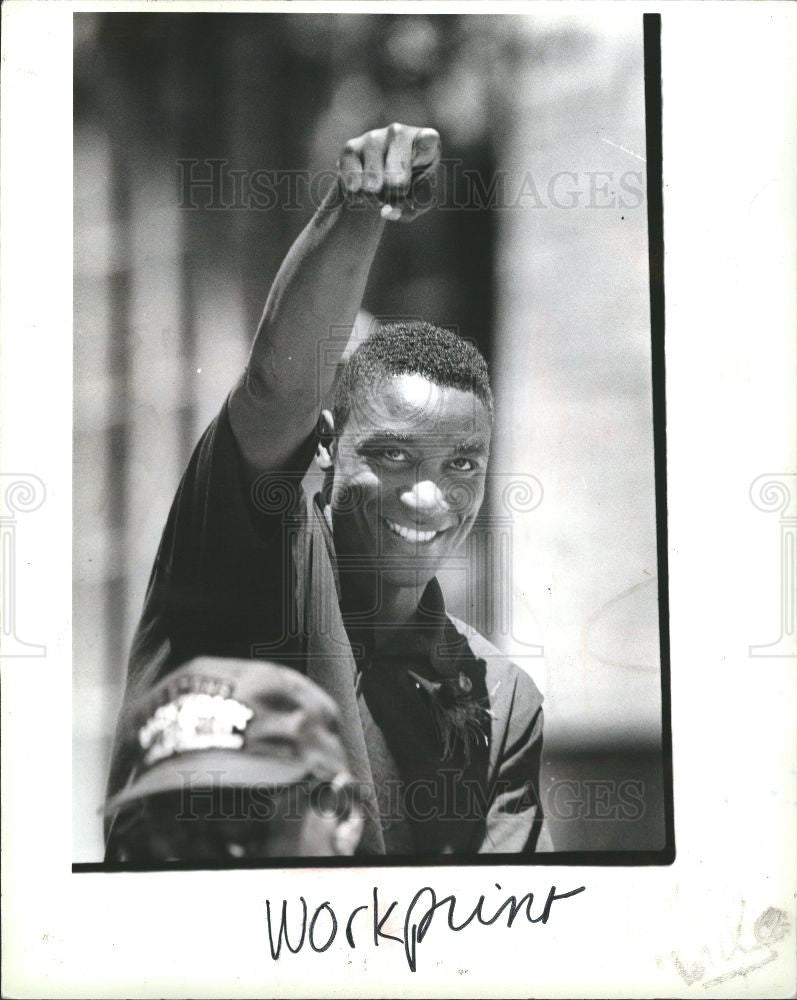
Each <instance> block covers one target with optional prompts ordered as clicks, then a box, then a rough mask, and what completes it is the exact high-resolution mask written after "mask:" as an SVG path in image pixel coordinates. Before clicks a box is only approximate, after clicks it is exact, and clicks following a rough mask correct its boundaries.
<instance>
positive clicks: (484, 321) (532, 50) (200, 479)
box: [72, 8, 674, 871]
mask: <svg viewBox="0 0 797 1000" xmlns="http://www.w3.org/2000/svg"><path fill="white" fill-rule="evenodd" d="M582 10H583V11H584V13H583V14H581V15H579V16H577V17H574V16H572V15H568V16H564V15H561V14H559V13H558V12H555V13H552V14H544V13H542V12H541V11H538V12H537V13H535V14H529V15H519V14H518V15H463V14H453V13H452V14H445V15H434V16H429V15H426V14H423V13H418V14H397V15H396V14H340V13H332V12H329V13H315V14H283V13H279V14H278V13H258V14H255V13H247V14H242V13H235V14H221V13H189V12H184V13H172V12H168V13H165V12H164V13H133V12H127V13H107V12H94V13H76V14H75V15H74V19H73V39H74V80H73V83H74V372H73V377H74V430H73V441H74V466H73V483H74V485H73V620H74V633H73V634H74V641H73V800H74V802H73V838H74V839H73V848H72V859H73V863H74V870H76V871H97V870H118V869H124V868H131V869H158V868H164V867H167V868H168V867H170V866H177V867H180V866H182V867H189V868H190V867H196V868H207V867H221V868H226V867H229V868H233V867H236V866H241V865H244V866H246V865H255V866H263V867H269V866H277V867H279V866H281V865H287V864H290V865H295V866H302V865H307V866H319V865H324V864H329V865H352V866H355V865H359V866H362V865H384V864H390V863H393V864H405V865H406V864H408V863H412V864H439V863H441V860H443V859H444V856H445V860H446V861H447V862H448V863H452V862H453V863H457V864H489V863H491V862H493V863H501V864H559V863H562V864H564V863H569V864H573V863H577V864H578V863H581V864H600V863H604V864H667V863H670V862H671V861H672V859H673V857H674V842H673V835H672V788H671V777H670V775H671V748H670V739H669V668H668V661H667V573H666V567H667V564H666V503H665V495H666V494H665V486H666V479H665V474H666V468H665V442H664V409H663V407H664V398H663V370H662V366H663V336H664V329H663V299H662V296H663V285H662V248H661V222H660V205H661V173H660V171H661V149H660V141H661V135H660V100H659V96H658V95H659V93H660V76H659V68H658V66H659V63H658V38H657V19H656V18H655V17H646V18H645V19H644V21H643V17H642V16H641V14H639V13H638V12H636V11H635V10H633V9H630V8H629V9H628V10H625V8H623V9H622V10H618V12H617V13H616V14H615V15H613V16H612V17H608V18H607V17H602V18H600V19H599V18H598V16H597V15H590V14H589V12H588V10H587V9H586V8H582Z"/></svg>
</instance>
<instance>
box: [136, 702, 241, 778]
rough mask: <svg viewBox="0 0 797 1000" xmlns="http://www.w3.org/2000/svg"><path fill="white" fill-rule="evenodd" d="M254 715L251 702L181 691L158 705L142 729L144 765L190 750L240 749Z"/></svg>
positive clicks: (140, 736)
mask: <svg viewBox="0 0 797 1000" xmlns="http://www.w3.org/2000/svg"><path fill="white" fill-rule="evenodd" d="M253 715H254V712H253V711H252V709H251V708H249V706H248V705H244V704H242V703H241V702H240V701H235V699H234V698H225V697H223V696H222V695H220V694H205V693H203V692H199V691H189V692H186V693H184V694H180V695H178V696H177V697H176V698H175V699H174V700H173V701H170V702H168V703H167V704H165V705H161V706H160V707H159V708H157V709H156V710H155V714H154V715H153V716H152V717H151V718H150V719H149V720H148V721H147V722H146V723H145V724H144V725H143V726H142V727H141V729H139V731H138V742H139V744H140V745H141V749H142V750H144V751H145V754H144V764H145V766H147V767H149V766H150V765H152V764H155V763H157V762H158V761H159V760H164V759H165V758H167V757H172V756H174V755H175V754H179V753H187V752H188V751H190V750H209V749H223V750H240V749H241V747H242V746H243V745H244V732H245V730H246V725H247V723H248V722H249V720H250V719H251V718H252V716H253Z"/></svg>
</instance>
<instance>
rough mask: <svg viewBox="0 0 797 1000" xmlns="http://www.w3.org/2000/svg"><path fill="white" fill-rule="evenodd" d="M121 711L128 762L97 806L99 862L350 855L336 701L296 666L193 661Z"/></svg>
mask: <svg viewBox="0 0 797 1000" xmlns="http://www.w3.org/2000/svg"><path fill="white" fill-rule="evenodd" d="M128 718H129V725H128V731H127V739H129V740H130V742H131V743H132V744H134V746H135V754H136V760H137V765H136V767H135V769H134V771H133V774H132V775H131V777H130V780H129V781H128V783H127V785H126V786H125V788H124V789H123V790H122V791H121V792H119V794H117V795H115V796H114V797H113V798H112V799H111V800H110V801H109V802H108V803H107V805H106V807H105V812H106V814H107V815H109V816H113V817H114V819H113V825H112V828H111V831H110V835H109V852H108V857H107V859H108V860H110V861H117V862H122V863H124V862H131V863H146V862H151V861H156V862H157V861H197V862H201V861H224V860H233V859H239V858H267V857H321V856H332V855H348V854H353V853H354V850H355V848H356V847H357V844H358V842H359V839H360V834H361V832H362V814H361V812H360V809H359V805H358V802H357V799H356V795H355V789H354V786H353V784H352V782H351V778H350V776H349V772H348V762H347V760H346V755H345V751H344V748H343V744H342V742H341V739H340V735H339V732H338V712H337V707H336V706H335V703H334V702H333V701H332V699H331V698H329V697H328V695H327V694H326V693H325V692H323V691H322V690H321V689H320V688H319V687H318V686H317V685H316V684H314V683H313V682H312V681H310V680H308V679H307V678H306V677H304V676H302V675H301V674H299V673H298V672H297V671H295V670H292V669H290V668H288V667H280V666H276V665H274V664H271V663H265V662H263V661H257V660H254V661H242V660H223V659H216V658H207V657H206V658H201V659H197V660H193V661H192V662H191V663H189V664H187V665H185V666H183V667H181V668H179V669H178V670H176V671H174V672H173V673H172V674H170V675H169V676H168V677H166V678H165V679H164V680H163V681H162V682H161V683H160V684H158V685H157V686H156V687H155V688H154V689H152V690H151V691H149V692H147V694H146V695H145V697H144V698H142V699H141V700H140V701H139V702H138V703H137V705H136V706H135V707H134V709H133V710H132V711H131V713H130V714H129V716H128Z"/></svg>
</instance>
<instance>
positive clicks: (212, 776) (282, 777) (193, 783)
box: [100, 750, 310, 815]
mask: <svg viewBox="0 0 797 1000" xmlns="http://www.w3.org/2000/svg"><path fill="white" fill-rule="evenodd" d="M305 777H310V772H309V771H308V768H307V765H306V764H303V763H301V762H300V761H294V760H280V759H279V758H275V757H265V756H258V755H257V754H247V753H242V752H241V751H240V750H232V751H229V750H207V751H191V752H189V753H182V754H179V755H178V756H175V757H170V758H169V759H168V760H165V761H162V762H161V763H158V764H154V765H153V766H152V767H151V768H149V769H148V770H147V771H145V772H144V773H143V774H141V775H140V776H139V777H137V778H135V779H133V780H132V781H131V783H130V784H129V785H128V786H127V787H126V788H123V789H122V790H121V791H120V792H117V794H116V795H114V796H112V797H111V798H110V799H108V800H107V802H106V803H105V805H104V806H103V807H102V808H101V809H100V812H101V813H104V814H105V815H108V814H110V813H113V812H116V811H117V810H119V809H120V808H121V807H122V806H126V805H128V804H130V803H131V802H137V801H138V800H139V799H143V798H146V797H147V796H149V795H158V794H160V793H163V792H181V791H189V790H192V791H193V790H203V789H209V788H210V789H218V788H233V787H234V788H241V787H246V788H252V787H269V786H272V787H278V786H281V785H287V784H291V783H292V782H294V781H299V780H300V779H301V778H305Z"/></svg>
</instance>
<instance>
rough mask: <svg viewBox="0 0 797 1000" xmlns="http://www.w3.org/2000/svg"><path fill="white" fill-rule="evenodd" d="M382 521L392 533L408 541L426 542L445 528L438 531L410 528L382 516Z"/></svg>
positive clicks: (441, 532)
mask: <svg viewBox="0 0 797 1000" xmlns="http://www.w3.org/2000/svg"><path fill="white" fill-rule="evenodd" d="M383 521H384V523H385V524H386V525H387V526H388V528H389V529H390V530H391V531H392V532H393V534H394V535H399V536H400V537H401V538H404V539H406V540H407V541H408V542H413V543H416V544H417V543H427V542H431V541H433V540H434V539H435V538H437V537H438V535H442V534H443V532H444V531H447V530H448V529H447V528H443V529H441V530H439V531H435V530H427V531H423V530H421V529H420V528H410V527H408V526H407V525H405V524H399V523H398V522H396V521H391V520H390V518H387V517H385V518H383Z"/></svg>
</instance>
